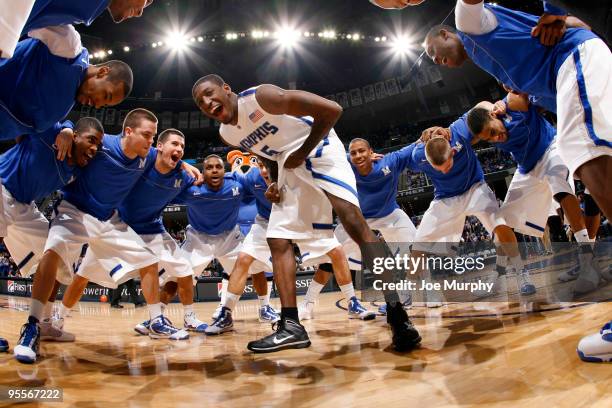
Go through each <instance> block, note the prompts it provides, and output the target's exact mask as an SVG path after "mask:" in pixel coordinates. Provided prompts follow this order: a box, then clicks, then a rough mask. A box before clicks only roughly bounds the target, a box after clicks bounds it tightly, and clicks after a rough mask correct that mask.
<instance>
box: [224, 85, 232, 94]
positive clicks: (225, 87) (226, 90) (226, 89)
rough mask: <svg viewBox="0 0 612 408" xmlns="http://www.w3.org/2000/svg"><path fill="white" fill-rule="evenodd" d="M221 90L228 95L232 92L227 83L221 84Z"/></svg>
mask: <svg viewBox="0 0 612 408" xmlns="http://www.w3.org/2000/svg"><path fill="white" fill-rule="evenodd" d="M223 90H224V91H225V92H226V93H227V94H228V95H229V94H230V93H232V87H231V86H229V85H228V84H223Z"/></svg>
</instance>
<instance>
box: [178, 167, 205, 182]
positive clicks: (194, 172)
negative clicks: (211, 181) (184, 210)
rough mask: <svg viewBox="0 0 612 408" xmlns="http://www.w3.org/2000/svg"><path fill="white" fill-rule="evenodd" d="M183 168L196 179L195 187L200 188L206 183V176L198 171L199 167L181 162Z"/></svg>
mask: <svg viewBox="0 0 612 408" xmlns="http://www.w3.org/2000/svg"><path fill="white" fill-rule="evenodd" d="M181 168H182V169H183V170H184V171H185V173H187V174H188V175H189V176H190V177H193V178H194V179H195V181H194V182H193V184H194V185H196V186H199V185H201V184H202V183H203V182H204V176H203V175H202V172H201V171H200V170H198V168H197V167H195V166H192V165H191V164H189V163H185V162H181Z"/></svg>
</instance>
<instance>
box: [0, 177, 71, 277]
mask: <svg viewBox="0 0 612 408" xmlns="http://www.w3.org/2000/svg"><path fill="white" fill-rule="evenodd" d="M1 188H2V197H1V199H0V206H1V211H0V216H1V218H0V230H1V231H0V234H1V235H2V237H4V244H5V245H6V248H7V249H8V251H9V252H10V254H11V257H12V258H13V259H14V260H15V263H16V264H17V267H18V268H19V270H20V272H21V276H23V277H27V276H30V275H32V274H34V273H35V272H36V266H37V265H38V262H39V261H40V258H41V257H42V255H43V253H44V249H45V242H47V236H48V235H49V221H47V219H46V218H45V216H44V215H42V213H41V212H40V211H38V208H36V204H34V203H33V202H32V203H30V204H23V203H20V202H18V201H17V200H15V199H14V198H13V196H12V195H11V193H10V192H9V191H8V190H7V189H6V188H5V187H4V186H1ZM70 278H71V277H70Z"/></svg>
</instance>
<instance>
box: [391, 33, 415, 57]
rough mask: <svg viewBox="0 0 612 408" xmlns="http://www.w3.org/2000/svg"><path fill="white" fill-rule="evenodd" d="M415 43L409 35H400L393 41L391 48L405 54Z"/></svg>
mask: <svg viewBox="0 0 612 408" xmlns="http://www.w3.org/2000/svg"><path fill="white" fill-rule="evenodd" d="M412 47H413V44H412V41H411V39H410V37H409V36H408V35H405V34H402V35H398V36H397V37H396V38H395V39H393V41H392V42H391V48H392V49H393V51H394V52H395V53H396V54H400V55H405V54H408V53H409V52H410V51H411V50H412Z"/></svg>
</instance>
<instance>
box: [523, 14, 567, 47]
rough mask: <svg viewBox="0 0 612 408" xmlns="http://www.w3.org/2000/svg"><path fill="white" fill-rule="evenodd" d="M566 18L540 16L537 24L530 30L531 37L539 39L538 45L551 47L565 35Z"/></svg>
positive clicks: (548, 15) (550, 15) (549, 15)
mask: <svg viewBox="0 0 612 408" xmlns="http://www.w3.org/2000/svg"><path fill="white" fill-rule="evenodd" d="M566 19H567V16H555V15H552V14H546V13H544V14H542V15H541V16H540V19H539V20H538V24H537V25H536V26H535V27H533V28H532V29H531V36H532V37H539V38H540V43H541V44H542V45H546V46H548V47H550V46H553V45H555V44H557V43H558V42H559V40H561V38H562V37H563V34H565V29H566V28H567V26H566V25H565V20H566Z"/></svg>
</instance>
